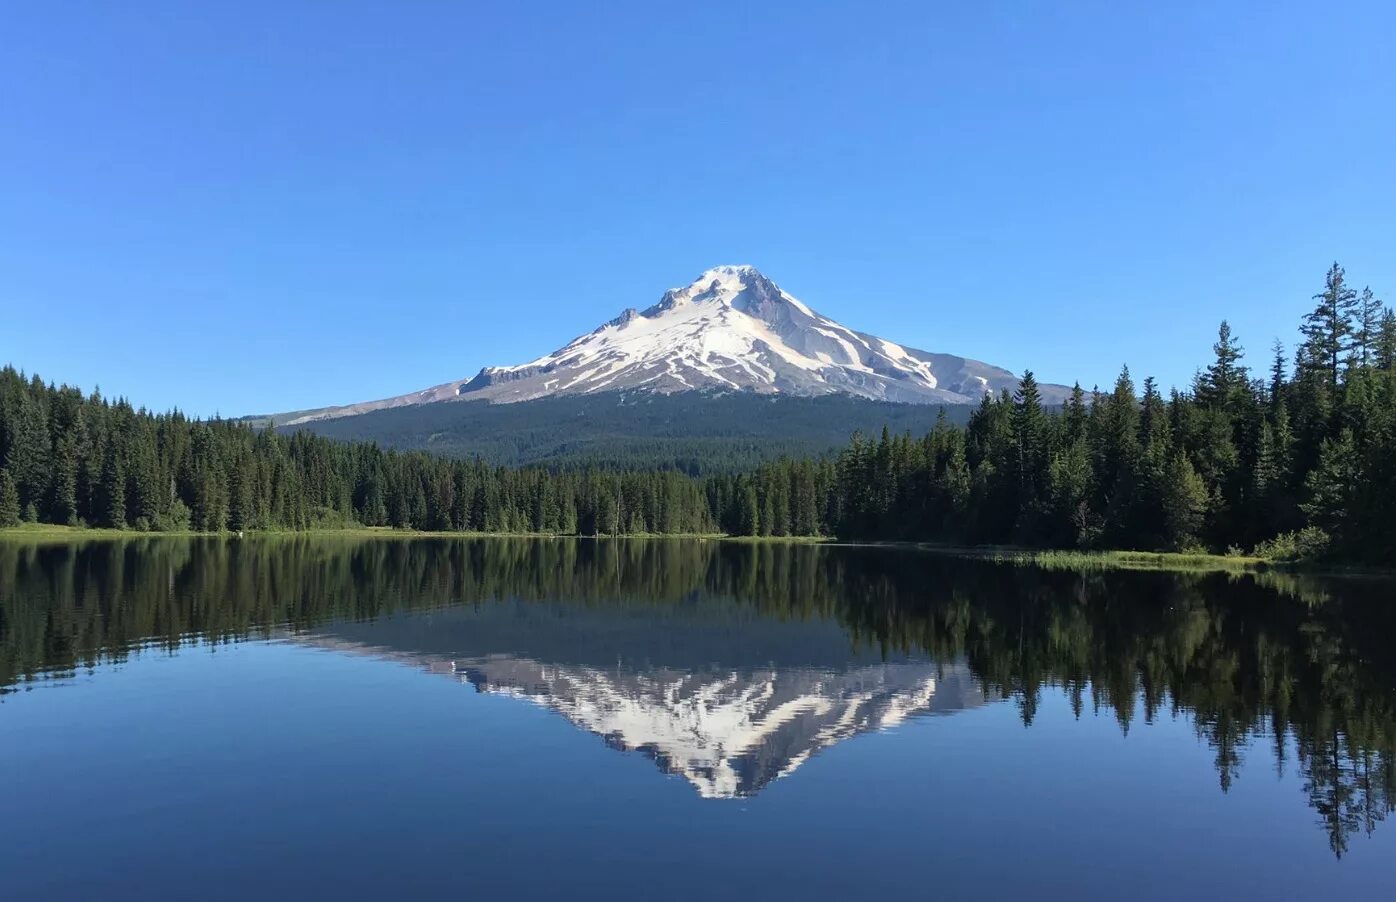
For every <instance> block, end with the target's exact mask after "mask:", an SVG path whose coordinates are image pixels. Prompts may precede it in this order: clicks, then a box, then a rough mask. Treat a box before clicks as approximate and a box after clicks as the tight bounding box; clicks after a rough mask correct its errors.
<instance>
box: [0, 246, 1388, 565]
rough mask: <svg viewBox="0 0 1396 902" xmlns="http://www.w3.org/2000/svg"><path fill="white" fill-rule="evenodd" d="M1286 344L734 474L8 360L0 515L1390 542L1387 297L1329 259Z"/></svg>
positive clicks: (1255, 547) (1371, 557)
mask: <svg viewBox="0 0 1396 902" xmlns="http://www.w3.org/2000/svg"><path fill="white" fill-rule="evenodd" d="M1314 303H1315V306H1314V309H1313V311H1312V312H1311V313H1309V314H1308V315H1307V316H1305V318H1304V320H1303V323H1302V324H1301V334H1302V341H1301V343H1300V344H1299V345H1298V347H1297V348H1296V349H1295V350H1294V352H1293V353H1292V354H1291V353H1289V352H1288V351H1287V350H1286V349H1285V348H1284V347H1282V346H1280V345H1279V344H1278V343H1276V345H1275V347H1274V348H1273V354H1272V356H1271V358H1270V361H1269V362H1268V364H1267V365H1266V366H1265V367H1263V368H1261V369H1252V368H1251V367H1250V366H1249V365H1248V363H1247V359H1248V358H1247V357H1246V354H1245V351H1244V350H1243V348H1242V346H1241V344H1240V342H1239V341H1238V339H1237V338H1236V337H1235V336H1234V335H1232V333H1231V329H1230V327H1229V326H1228V325H1227V324H1226V323H1225V322H1223V323H1222V324H1221V327H1220V329H1219V332H1218V336H1217V341H1216V344H1215V345H1214V346H1213V354H1212V359H1211V361H1210V363H1208V364H1207V365H1206V367H1205V368H1204V369H1202V370H1200V371H1199V372H1198V375H1197V377H1196V379H1195V380H1194V382H1193V384H1192V386H1191V387H1190V388H1189V389H1188V390H1185V391H1184V390H1174V391H1172V392H1171V393H1170V394H1169V395H1168V396H1167V397H1165V396H1163V394H1162V393H1161V392H1160V391H1159V389H1158V388H1157V386H1156V385H1155V383H1154V380H1153V379H1151V378H1148V379H1144V380H1143V382H1142V384H1140V385H1136V383H1135V381H1134V379H1133V377H1132V376H1131V374H1130V371H1129V370H1128V368H1126V369H1125V370H1123V371H1122V372H1121V374H1120V376H1119V378H1118V380H1117V381H1116V382H1115V385H1114V386H1113V388H1111V389H1110V390H1108V391H1099V390H1093V391H1090V392H1087V391H1085V390H1083V389H1081V388H1080V387H1079V386H1077V388H1076V390H1075V392H1074V394H1073V396H1072V397H1071V399H1070V400H1069V401H1068V403H1067V404H1066V405H1064V406H1063V407H1061V408H1052V409H1048V408H1046V407H1044V405H1043V403H1042V400H1041V396H1040V394H1039V392H1038V389H1037V383H1036V380H1035V379H1034V377H1033V374H1032V373H1031V372H1030V371H1029V372H1026V373H1024V374H1023V377H1022V380H1021V382H1020V384H1019V386H1018V389H1017V391H1016V392H1014V393H1012V394H1009V393H1008V392H1004V393H1003V394H1001V395H998V396H992V395H988V396H985V398H984V400H983V403H982V404H981V405H980V406H979V407H978V408H977V410H975V412H974V413H973V415H972V416H971V417H970V420H969V423H968V425H967V426H965V427H959V426H954V425H951V424H950V423H949V422H948V421H947V420H942V421H941V422H939V423H938V424H937V425H936V426H935V428H934V429H932V430H931V431H930V432H929V433H928V434H926V435H924V436H919V437H916V436H912V435H909V434H902V435H892V434H890V433H889V432H888V431H887V430H884V431H883V433H882V435H881V437H880V438H876V439H873V438H869V437H865V436H862V435H854V436H853V438H852V440H851V442H850V443H849V445H848V446H847V447H845V448H844V449H842V450H841V451H840V452H839V453H837V454H835V455H827V456H821V457H809V458H803V459H781V460H778V461H774V462H770V463H766V464H762V465H760V466H759V467H757V468H756V469H754V470H752V471H749V472H745V473H737V474H721V475H710V476H705V477H693V476H689V475H686V474H684V473H681V472H678V471H676V470H673V469H644V470H619V469H600V468H589V469H588V468H565V469H548V468H543V467H517V468H509V467H499V466H493V465H490V464H487V463H485V462H483V461H481V460H478V459H476V460H462V459H449V458H444V457H439V456H433V455H431V454H427V453H422V452H399V451H393V450H385V449H382V448H380V447H378V446H376V445H374V444H370V443H341V442H335V441H332V440H329V439H326V438H320V437H316V436H313V435H310V434H308V433H304V432H298V433H295V434H291V435H282V434H278V433H277V432H276V431H275V430H274V429H262V430H257V429H254V428H252V427H250V426H248V425H246V424H242V423H238V422H235V421H230V420H222V419H213V420H201V419H193V418H189V417H186V416H184V415H182V414H180V413H178V412H172V413H152V412H150V411H147V410H145V409H143V408H142V409H138V408H135V407H133V406H132V405H131V404H130V403H128V402H127V401H125V400H121V399H115V400H113V399H108V398H104V397H102V396H101V395H100V393H98V392H95V391H94V392H92V393H90V394H88V393H84V392H83V391H82V390H80V389H77V388H73V387H70V386H66V385H62V386H59V385H55V384H53V383H46V382H44V380H42V379H41V378H39V377H38V376H37V375H35V376H32V377H26V376H25V375H24V374H23V373H21V372H20V371H19V370H17V369H16V368H14V367H13V366H9V367H6V368H4V369H3V370H0V527H8V526H13V525H16V524H19V523H21V522H24V521H29V522H40V523H55V524H65V525H73V526H101V527H108V528H115V529H129V530H136V531H153V530H159V531H186V530H189V531H197V532H219V531H223V530H238V531H242V530H259V529H267V530H302V529H309V528H335V527H351V526H390V527H394V528H402V529H420V530H451V531H472V532H498V533H523V532H531V533H557V534H580V535H615V534H712V533H726V534H730V535H744V536H837V537H839V538H844V539H879V540H916V541H941V542H954V543H962V544H1012V545H1018V546H1027V547H1040V548H1073V549H1105V548H1110V549H1140V550H1208V551H1212V552H1218V553H1221V552H1227V551H1234V550H1238V549H1239V550H1243V551H1248V552H1253V553H1256V554H1258V555H1260V556H1263V557H1269V558H1274V559H1297V558H1314V559H1328V560H1336V561H1349V562H1356V563H1367V564H1377V565H1383V564H1388V565H1389V564H1391V563H1392V562H1396V515H1393V512H1396V317H1393V314H1392V311H1391V310H1390V309H1389V308H1387V307H1385V306H1384V305H1383V303H1382V302H1381V301H1380V300H1379V299H1378V298H1377V297H1376V296H1375V295H1374V294H1373V293H1372V292H1371V291H1370V290H1362V291H1357V290H1355V289H1354V288H1353V287H1351V286H1350V285H1349V283H1348V281H1347V278H1346V275H1345V273H1344V271H1343V269H1342V268H1341V267H1339V266H1338V265H1337V264H1336V263H1335V264H1334V265H1333V267H1332V268H1331V269H1330V270H1329V271H1328V273H1327V275H1326V278H1325V280H1324V287H1323V290H1322V291H1320V292H1319V293H1318V294H1317V295H1315V296H1314Z"/></svg>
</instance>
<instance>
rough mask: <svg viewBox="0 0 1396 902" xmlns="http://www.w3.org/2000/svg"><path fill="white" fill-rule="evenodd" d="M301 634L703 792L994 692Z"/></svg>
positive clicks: (905, 674) (933, 681) (908, 673)
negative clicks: (590, 742)
mask: <svg viewBox="0 0 1396 902" xmlns="http://www.w3.org/2000/svg"><path fill="white" fill-rule="evenodd" d="M301 641H305V642H308V643H309V644H313V645H315V646H317V647H320V648H327V649H333V650H335V651H339V652H346V653H351V654H353V653H357V654H368V655H372V656H375V657H379V658H384V659H388V660H395V661H399V662H401V663H404V664H410V665H412V666H416V667H421V668H423V669H425V670H427V671H429V672H431V673H437V674H441V675H444V676H448V677H451V678H453V679H457V680H459V681H460V682H461V683H464V684H467V685H471V686H474V687H475V689H476V690H477V691H479V692H485V693H489V694H491V695H503V696H508V697H510V698H515V699H518V700H520V701H526V702H532V703H534V704H537V705H540V706H542V707H544V708H547V709H549V710H552V711H555V712H557V713H558V714H561V715H562V716H563V717H565V718H566V719H567V720H568V721H570V722H571V723H572V724H573V725H574V726H576V727H578V728H580V729H583V730H586V731H588V732H590V733H593V734H595V735H597V736H599V737H601V739H602V740H603V741H604V742H605V743H606V745H608V746H610V747H611V748H614V749H617V750H619V751H625V752H640V753H641V754H643V755H645V756H647V757H649V758H650V759H651V760H653V761H654V762H655V764H656V765H657V766H658V767H659V769H660V770H661V771H663V772H664V773H666V774H672V775H676V776H679V777H682V778H683V779H684V780H686V781H688V783H689V784H690V785H692V786H693V788H694V789H695V790H696V791H697V793H698V794H699V795H700V796H702V797H703V798H705V799H734V798H743V797H747V796H752V795H755V794H756V793H758V792H760V791H761V790H762V789H763V788H765V787H766V786H767V785H768V784H769V783H771V782H772V781H774V780H777V779H780V778H781V777H785V776H788V775H790V774H791V773H793V772H794V771H795V770H796V769H797V768H799V767H800V765H802V764H804V763H805V762H806V761H808V760H809V759H810V758H811V757H812V756H813V755H815V754H817V753H818V752H819V751H820V750H822V749H826V748H829V747H830V746H833V745H836V744H838V743H840V742H843V741H844V740H847V739H852V738H853V737H855V736H858V735H860V734H862V733H867V732H874V731H878V730H889V729H892V728H894V727H896V726H898V725H899V724H901V723H902V722H904V721H905V720H907V719H908V718H911V717H917V716H923V715H928V714H950V713H953V712H956V711H961V710H964V709H967V708H974V707H978V706H980V705H983V704H985V703H986V702H988V701H992V700H993V699H992V698H988V697H986V696H985V695H984V693H983V691H982V690H981V689H980V687H979V685H978V681H977V680H975V679H974V677H973V676H972V675H971V674H970V672H969V669H968V667H967V666H966V665H965V664H963V663H956V664H950V665H944V666H941V665H938V664H936V663H934V662H931V661H897V662H878V663H866V664H858V665H851V666H848V667H845V668H838V669H832V668H830V669H825V668H811V667H784V668H782V667H769V666H768V667H743V668H731V669H729V668H721V667H716V666H711V667H705V668H701V669H677V668H670V667H663V666H659V667H654V666H651V667H645V668H638V669H637V668H636V667H635V666H633V664H626V663H622V662H616V663H615V664H613V665H611V666H607V667H600V666H585V665H579V664H559V663H547V662H543V661H538V660H534V659H532V658H527V657H518V656H515V655H507V654H495V655H489V656H486V657H479V658H464V659H461V658H457V659H446V658H440V657H437V656H434V655H423V654H421V653H417V652H404V651H402V650H400V649H392V648H384V647H380V646H358V645H355V644H353V643H351V642H346V641H344V640H342V639H338V638H336V637H329V636H323V635H321V636H313V637H302V638H301Z"/></svg>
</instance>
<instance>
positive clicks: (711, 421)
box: [252, 391, 973, 476]
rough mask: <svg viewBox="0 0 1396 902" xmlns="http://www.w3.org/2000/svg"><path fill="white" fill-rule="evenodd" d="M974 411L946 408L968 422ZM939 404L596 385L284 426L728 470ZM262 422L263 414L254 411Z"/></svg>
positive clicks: (426, 445) (926, 413) (907, 423)
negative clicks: (580, 391)
mask: <svg viewBox="0 0 1396 902" xmlns="http://www.w3.org/2000/svg"><path fill="white" fill-rule="evenodd" d="M972 409H973V408H972V407H966V406H963V405H952V406H950V407H948V408H947V409H946V413H947V416H949V417H950V419H951V420H952V421H953V422H958V423H961V424H963V423H964V422H965V421H966V420H967V419H968V418H969V414H970V411H971V410H972ZM938 412H939V411H938V409H937V408H936V407H934V406H930V405H924V404H894V403H891V402H886V401H870V400H868V399H867V398H855V397H851V396H849V395H825V396H821V397H795V396H787V395H759V394H756V393H754V392H730V391H729V392H721V393H718V392H681V393H677V394H671V395H662V394H656V393H653V392H602V393H599V394H596V395H570V396H561V397H556V398H542V399H539V400H536V401H529V402H527V403H523V404H491V403H487V402H484V401H439V402H437V403H434V404H423V405H417V406H411V407H398V408H393V409H390V410H380V411H374V412H371V413H364V414H359V415H357V416H351V417H341V418H338V419H329V420H318V421H313V422H309V423H305V424H301V425H298V426H290V427H286V428H283V429H280V430H279V431H282V432H287V433H290V432H295V431H299V430H302V429H304V430H309V431H311V432H314V433H316V434H318V435H324V436H328V437H330V438H336V439H341V440H345V441H367V442H376V443H378V444H380V445H383V446H384V447H388V448H397V449H400V450H418V451H431V452H433V453H435V454H442V455H445V456H448V457H466V458H471V457H479V458H482V459H483V460H485V461H486V462H487V463H492V464H504V465H507V466H526V465H530V464H538V465H544V466H548V467H552V468H577V467H589V466H595V467H599V468H601V469H618V468H619V469H677V470H681V471H683V472H685V473H688V474H689V475H692V476H698V475H706V474H711V473H735V472H741V471H746V470H751V469H754V468H755V467H756V466H758V465H759V464H762V463H765V462H767V461H771V460H776V459H778V458H781V457H817V456H820V455H823V454H829V453H831V452H833V451H835V450H836V449H838V448H841V447H843V446H844V445H846V444H847V443H848V437H849V435H850V434H852V433H853V432H855V431H857V430H862V431H864V432H876V431H877V430H879V429H881V428H882V427H883V426H889V427H890V428H891V429H892V431H894V432H900V431H904V430H905V431H910V432H914V433H917V434H920V433H922V432H925V431H926V430H928V429H930V428H931V426H932V425H933V424H934V423H935V420H936V415H937V413H938ZM252 422H253V425H258V426H261V425H265V423H266V422H267V419H266V418H253V419H252Z"/></svg>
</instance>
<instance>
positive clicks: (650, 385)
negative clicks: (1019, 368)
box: [286, 264, 1069, 425]
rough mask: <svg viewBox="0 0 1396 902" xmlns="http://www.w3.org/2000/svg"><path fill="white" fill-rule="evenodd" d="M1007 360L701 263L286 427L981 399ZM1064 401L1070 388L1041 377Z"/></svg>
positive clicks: (1047, 391) (1003, 383)
mask: <svg viewBox="0 0 1396 902" xmlns="http://www.w3.org/2000/svg"><path fill="white" fill-rule="evenodd" d="M1017 382H1018V379H1017V377H1016V376H1015V375H1014V374H1013V373H1011V372H1009V371H1008V370H1005V369H1001V368H999V367H995V366H989V365H988V364H985V363H980V362H979V361H976V360H969V359H966V358H964V357H957V356H954V355H951V354H932V353H928V352H926V351H918V350H916V349H915V348H909V347H905V346H903V345H900V344H897V343H895V342H891V341H887V340H885V339H882V338H878V337H877V336H875V335H868V334H866V333H863V332H857V331H854V330H853V329H850V328H848V327H847V326H844V325H842V324H840V323H837V322H835V321H834V320H832V319H829V318H828V317H826V316H821V315H820V314H819V313H817V312H815V311H814V310H812V309H811V308H809V307H807V306H805V305H804V304H803V303H801V302H800V301H799V300H797V299H796V298H795V297H794V296H793V295H791V294H790V293H789V292H787V291H785V290H784V289H782V288H781V287H780V286H779V285H777V284H776V283H775V282H773V281H772V280H771V279H769V278H767V277H766V276H765V275H764V274H762V273H761V272H760V271H759V270H758V269H756V267H754V266H751V265H749V264H739V265H734V264H726V265H722V266H714V267H712V268H710V269H706V270H704V271H703V272H702V273H701V274H700V275H699V276H698V278H697V279H695V280H694V281H692V282H690V283H689V284H687V285H685V286H683V287H681V288H671V289H669V290H668V291H666V292H664V295H663V296H662V297H661V298H660V299H659V301H658V303H656V304H654V305H652V306H650V307H648V308H646V309H645V310H643V311H641V312H636V310H635V309H634V308H633V307H631V308H627V309H626V310H625V311H624V312H622V313H621V314H620V315H619V316H617V317H615V318H614V319H611V320H609V321H608V322H606V323H604V324H602V325H601V326H599V327H597V328H596V329H594V330H593V331H591V332H589V333H587V334H585V335H582V336H580V337H578V338H576V339H574V340H573V341H571V342H569V343H568V344H566V345H565V346H563V347H561V348H559V349H558V350H556V351H553V352H552V353H551V354H547V355H545V356H543V357H539V358H537V359H536V360H532V361H529V362H528V363H523V364H518V365H515V366H487V367H485V368H484V369H482V370H481V371H480V372H479V374H478V375H476V376H475V377H474V378H473V379H462V380H458V381H456V382H447V383H444V384H442V385H438V386H435V387H433V388H429V389H426V390H425V391H421V392H415V393H413V394H410V395H402V396H400V397H397V398H388V399H386V400H383V401H372V402H367V403H364V404H355V405H349V406H348V407H343V408H327V409H325V410H321V411H308V412H302V416H300V417H299V418H298V419H295V420H293V421H292V422H291V423H289V424H286V425H293V424H294V423H296V422H305V421H306V420H313V419H323V418H326V417H334V416H345V415H350V414H354V413H363V412H365V411H368V410H377V409H381V408H384V407H399V406H403V405H407V404H424V403H429V402H432V401H445V400H452V399H456V398H461V399H478V400H486V401H490V402H492V403H496V404H499V403H510V402H514V401H528V400H531V399H533V398H542V397H548V396H551V395H562V394H592V393H596V392H606V391H620V390H627V391H642V392H657V393H660V394H672V393H675V392H685V391H696V390H708V391H712V390H717V391H733V390H738V391H752V392H758V393H763V394H789V395H802V396H812V395H826V394H835V393H842V394H850V395H856V396H859V397H864V398H871V399H876V400H882V401H900V402H906V403H914V404H973V403H976V402H978V401H979V400H980V398H982V397H983V396H984V395H985V394H986V393H989V392H992V393H995V394H997V393H998V392H999V391H1001V390H1002V389H1005V388H1008V389H1011V388H1013V387H1014V386H1016V385H1017ZM1040 389H1041V391H1042V395H1043V401H1044V402H1045V403H1048V404H1054V403H1060V402H1062V401H1063V400H1065V398H1066V397H1067V395H1068V394H1069V390H1068V389H1067V388H1066V387H1064V386H1058V385H1042V386H1040Z"/></svg>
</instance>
